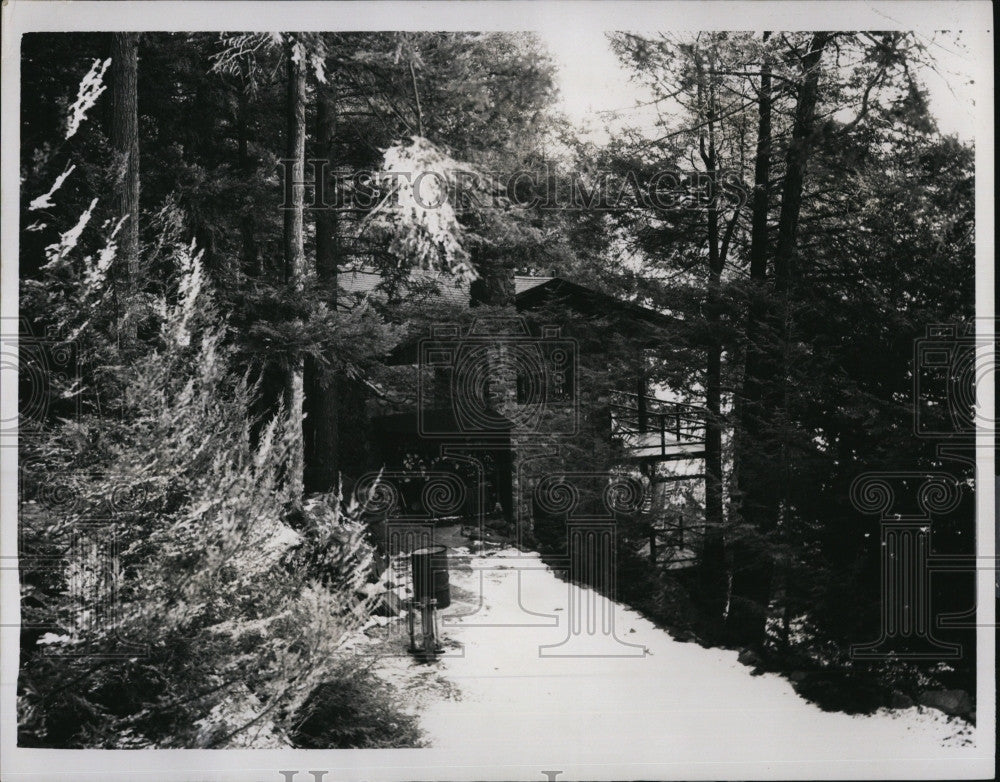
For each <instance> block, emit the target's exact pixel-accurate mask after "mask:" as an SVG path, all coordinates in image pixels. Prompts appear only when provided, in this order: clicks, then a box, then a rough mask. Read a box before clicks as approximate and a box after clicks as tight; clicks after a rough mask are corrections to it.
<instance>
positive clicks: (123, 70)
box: [111, 33, 139, 347]
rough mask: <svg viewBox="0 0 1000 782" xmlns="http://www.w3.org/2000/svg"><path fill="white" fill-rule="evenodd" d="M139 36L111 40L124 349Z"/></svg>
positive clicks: (135, 204)
mask: <svg viewBox="0 0 1000 782" xmlns="http://www.w3.org/2000/svg"><path fill="white" fill-rule="evenodd" d="M138 76H139V34H138V33H114V34H113V35H112V37H111V102H112V110H111V148H112V150H113V151H114V154H115V162H116V165H117V166H119V168H118V170H117V171H116V174H115V185H114V204H115V212H116V214H117V217H118V219H119V220H121V221H123V222H122V226H121V229H120V230H119V233H118V257H117V260H116V261H115V275H114V280H115V300H116V309H117V315H118V339H119V344H120V345H121V346H122V347H128V346H129V345H130V344H131V343H133V342H134V341H135V335H136V329H135V322H134V321H133V320H132V319H131V318H130V317H129V312H128V311H129V302H130V301H131V299H132V297H133V295H134V293H135V287H136V282H137V277H138V274H139V92H138Z"/></svg>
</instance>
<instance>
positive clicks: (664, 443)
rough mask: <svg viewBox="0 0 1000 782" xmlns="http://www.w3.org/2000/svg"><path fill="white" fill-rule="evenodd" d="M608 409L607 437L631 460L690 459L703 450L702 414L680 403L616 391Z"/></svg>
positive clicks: (693, 407) (698, 408) (703, 411)
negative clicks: (609, 426) (609, 433)
mask: <svg viewBox="0 0 1000 782" xmlns="http://www.w3.org/2000/svg"><path fill="white" fill-rule="evenodd" d="M610 408H611V434H612V437H614V438H615V439H616V440H618V441H619V442H620V443H621V445H622V447H623V448H624V449H625V453H626V455H627V456H628V457H630V458H633V459H641V460H646V459H652V460H664V461H665V460H673V459H693V458H697V457H699V456H701V455H703V453H704V450H705V419H706V411H705V409H704V408H702V407H698V406H697V405H689V404H685V403H684V402H667V401H665V400H662V399H656V398H655V397H651V396H644V397H640V396H639V395H638V394H635V393H630V392H627V391H621V392H618V393H617V394H616V395H615V401H613V402H612V404H611V405H610Z"/></svg>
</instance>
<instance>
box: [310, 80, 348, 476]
mask: <svg viewBox="0 0 1000 782" xmlns="http://www.w3.org/2000/svg"><path fill="white" fill-rule="evenodd" d="M336 133H337V117H336V97H335V96H334V95H333V94H332V88H329V89H323V87H322V86H320V87H318V88H317V90H316V154H315V156H314V157H315V158H316V159H317V160H322V161H325V162H326V165H325V167H324V166H323V165H322V164H320V163H317V164H316V176H317V177H318V178H319V177H322V179H323V181H322V183H321V182H320V181H318V180H317V183H316V187H318V188H319V187H323V188H325V187H326V184H327V183H328V182H329V181H330V176H331V175H332V173H333V166H334V142H335V139H336ZM318 192H319V193H322V192H323V191H322V190H320V191H318ZM329 201H330V199H328V198H317V199H316V202H317V204H318V205H319V208H318V211H317V212H316V274H317V277H318V278H319V281H320V284H321V285H322V286H323V288H324V290H326V291H328V299H329V302H330V305H331V306H332V307H334V308H335V307H336V306H337V263H338V260H339V255H340V253H339V247H338V234H337V213H336V212H335V211H334V210H333V209H326V208H324V207H323V204H325V203H329ZM342 382H343V379H342V378H341V377H340V376H338V375H337V374H336V373H334V372H332V371H329V370H327V371H324V370H323V369H322V368H321V367H319V366H317V364H316V362H315V361H308V362H307V364H306V405H307V409H308V411H309V416H308V418H307V419H306V475H305V480H306V488H307V489H309V490H310V491H324V492H325V491H330V490H332V489H336V488H337V485H338V477H337V473H338V469H339V460H338V458H337V457H338V449H339V443H338V426H337V424H338V415H339V405H338V393H339V390H340V388H339V386H340V384H341V383H342Z"/></svg>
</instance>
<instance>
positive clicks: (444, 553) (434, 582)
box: [410, 546, 451, 609]
mask: <svg viewBox="0 0 1000 782" xmlns="http://www.w3.org/2000/svg"><path fill="white" fill-rule="evenodd" d="M410 562H411V563H412V568H413V599H414V600H416V601H420V600H427V599H428V598H434V599H435V600H437V608H439V609H441V608H447V607H448V606H450V605H451V589H450V586H449V583H448V549H447V548H445V547H444V546H426V547H424V548H421V549H417V550H416V551H414V552H413V553H412V554H411V555H410Z"/></svg>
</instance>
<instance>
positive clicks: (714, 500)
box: [698, 59, 726, 617]
mask: <svg viewBox="0 0 1000 782" xmlns="http://www.w3.org/2000/svg"><path fill="white" fill-rule="evenodd" d="M698 70H699V76H700V78H701V79H705V74H704V71H703V69H702V68H701V65H700V59H699V68H698ZM714 79H715V76H712V75H709V76H708V77H707V83H706V84H705V87H704V90H705V91H706V92H707V98H708V101H707V106H708V116H709V120H708V123H707V134H706V135H707V139H706V137H705V135H703V136H702V137H701V139H700V151H701V157H702V162H704V164H705V170H706V172H707V173H708V181H709V183H710V187H711V192H710V194H709V195H710V201H709V203H708V209H707V214H706V217H707V231H708V295H707V301H706V312H705V315H706V319H707V321H708V344H707V346H706V366H705V408H706V412H707V415H706V418H705V545H704V549H703V551H702V562H701V569H702V573H701V582H702V583H701V592H702V601H703V604H704V606H705V608H706V610H707V611H709V613H710V614H711V615H712V616H715V617H721V616H722V612H723V610H724V608H725V601H726V580H725V571H726V567H725V541H724V537H723V521H724V519H723V502H722V338H721V325H722V302H721V284H722V270H723V267H724V266H725V257H724V256H723V252H724V250H723V248H722V247H721V243H722V242H721V237H720V231H719V193H718V184H719V183H718V154H717V150H716V141H715V132H716V128H715V125H716V123H715V120H714V116H715V110H716V107H715V83H714ZM699 90H701V88H700V87H699ZM706 141H707V148H706Z"/></svg>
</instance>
